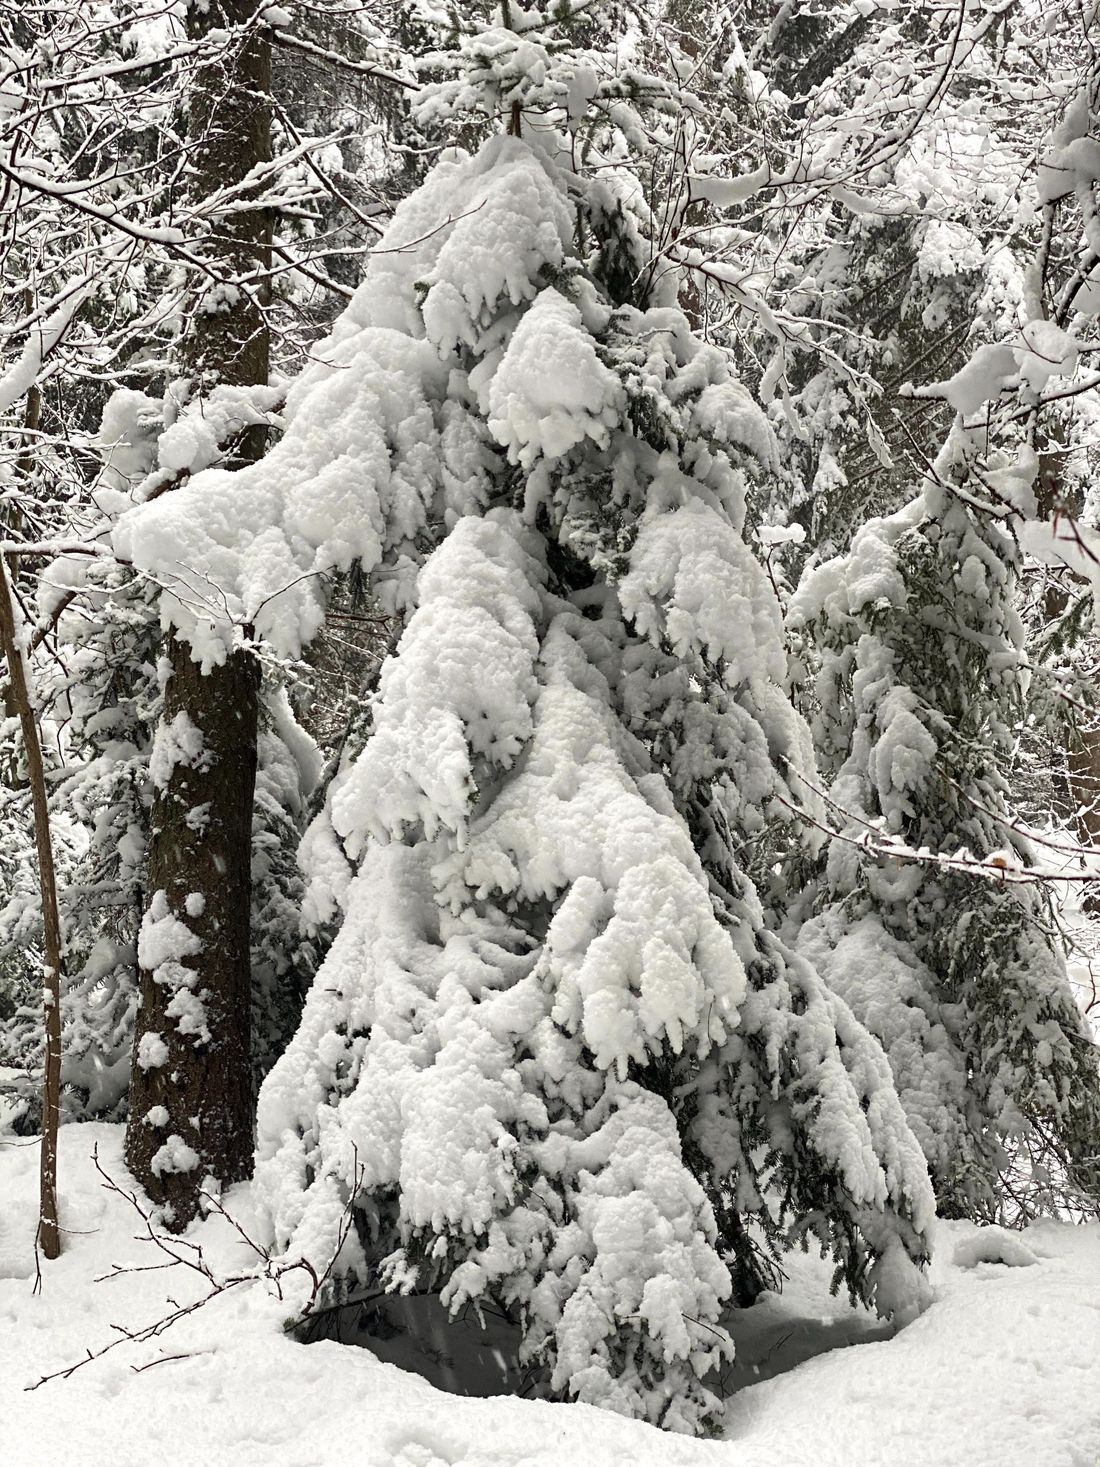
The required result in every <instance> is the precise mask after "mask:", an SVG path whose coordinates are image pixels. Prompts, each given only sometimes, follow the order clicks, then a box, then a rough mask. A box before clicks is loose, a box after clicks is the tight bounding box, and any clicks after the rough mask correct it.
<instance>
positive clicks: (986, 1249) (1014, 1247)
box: [952, 1228, 1039, 1268]
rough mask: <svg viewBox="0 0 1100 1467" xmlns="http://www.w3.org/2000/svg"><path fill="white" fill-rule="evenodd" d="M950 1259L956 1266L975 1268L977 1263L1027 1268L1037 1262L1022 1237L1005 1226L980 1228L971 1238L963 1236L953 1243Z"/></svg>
mask: <svg viewBox="0 0 1100 1467" xmlns="http://www.w3.org/2000/svg"><path fill="white" fill-rule="evenodd" d="M952 1261H953V1263H954V1265H955V1267H956V1268H976V1267H977V1265H978V1264H979V1263H1003V1264H1004V1265H1005V1266H1006V1268H1028V1267H1029V1266H1030V1265H1031V1264H1033V1263H1038V1262H1039V1260H1038V1258H1037V1257H1036V1256H1035V1254H1034V1253H1033V1252H1032V1251H1031V1249H1030V1248H1029V1247H1028V1246H1027V1244H1026V1243H1025V1242H1024V1241H1023V1239H1022V1238H1020V1237H1019V1236H1018V1234H1016V1233H1010V1232H1008V1231H1007V1230H1006V1229H1005V1228H982V1230H981V1232H978V1233H975V1234H974V1236H973V1237H972V1238H963V1240H962V1241H961V1242H959V1243H956V1244H955V1252H954V1254H953V1255H952Z"/></svg>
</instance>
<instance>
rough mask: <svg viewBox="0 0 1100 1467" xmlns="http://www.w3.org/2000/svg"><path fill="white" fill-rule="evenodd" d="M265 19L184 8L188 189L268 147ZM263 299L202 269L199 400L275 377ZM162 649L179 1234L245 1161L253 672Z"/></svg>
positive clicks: (236, 178) (229, 182)
mask: <svg viewBox="0 0 1100 1467" xmlns="http://www.w3.org/2000/svg"><path fill="white" fill-rule="evenodd" d="M255 12H256V6H255V4H254V3H253V0H212V3H210V4H209V6H208V7H207V8H205V10H203V11H202V13H199V7H198V6H195V5H192V6H191V7H190V8H189V10H188V32H189V34H190V36H192V37H193V38H197V37H199V36H201V35H203V34H205V33H206V32H207V31H209V30H211V29H214V28H221V29H225V30H226V31H227V32H228V33H229V36H228V38H227V41H226V48H225V51H224V53H223V57H222V61H221V64H220V65H218V66H212V67H207V68H204V69H203V70H202V71H200V72H198V73H197V74H196V76H195V77H194V78H193V80H192V90H191V95H190V105H189V111H188V139H189V144H190V162H191V166H192V170H193V172H192V175H191V177H192V188H191V195H192V197H194V198H209V197H210V196H211V195H213V194H215V193H216V192H218V191H219V190H221V189H230V188H233V187H234V186H235V185H238V184H240V183H241V182H242V181H243V180H245V179H246V178H247V176H248V174H249V173H250V172H251V170H252V169H253V168H255V166H256V165H257V164H258V163H262V162H265V161H267V160H268V159H269V158H270V156H271V138H270V82H271V60H270V47H269V42H268V39H267V35H266V33H265V32H264V31H263V29H262V28H258V27H256V26H254V25H253V26H252V27H251V28H250V29H248V30H246V31H237V32H234V27H245V26H246V25H247V23H248V22H249V21H250V20H251V19H252V18H253V16H254V15H255ZM270 228H271V223H270V218H269V217H268V216H267V214H266V213H265V211H263V210H260V209H245V210H238V211H235V212H230V213H228V214H226V215H224V216H222V217H220V218H218V219H217V221H216V222H215V224H214V226H213V232H212V233H211V234H210V235H209V236H207V237H206V238H205V239H203V240H202V242H201V243H202V247H203V253H204V255H205V258H206V259H207V260H209V261H210V263H211V265H212V266H213V267H214V269H215V271H216V273H217V274H218V275H219V276H220V277H221V278H222V279H223V280H224V281H232V280H234V279H242V278H244V279H247V278H248V277H252V278H253V280H254V279H255V278H256V276H257V274H260V275H262V273H263V272H264V271H265V270H266V269H267V268H268V266H269V264H270V239H271V234H270ZM263 304H264V302H263V298H262V297H261V296H260V295H259V294H258V293H257V291H256V290H255V288H254V287H253V288H249V289H240V288H234V287H230V288H228V289H226V288H225V287H224V286H223V287H221V288H219V287H218V286H217V285H216V283H215V282H214V281H212V280H211V279H209V278H200V279H196V280H195V282H194V297H193V301H192V304H191V309H190V310H189V312H188V325H187V328H186V331H185V334H184V335H183V337H182V339H181V343H180V349H179V354H178V359H177V367H178V371H179V374H180V376H181V377H182V378H184V379H186V380H187V381H188V383H189V395H190V397H192V398H194V397H197V396H201V395H202V394H205V393H208V392H209V391H210V390H211V389H212V388H214V387H216V386H217V385H218V384H219V383H225V384H230V385H234V386H247V385H251V384H254V383H265V382H266V381H267V378H268V362H269V334H268V328H267V324H266V321H265V319H264V311H263ZM264 448H265V431H264V429H263V428H259V429H250V430H248V432H247V433H246V434H244V435H243V436H242V438H240V439H238V441H237V452H236V458H237V462H238V463H244V462H252V461H255V460H256V459H258V458H260V457H261V456H262V454H263V452H264ZM166 653H167V656H168V658H169V660H170V663H171V676H170V679H169V681H168V684H167V687H166V690H165V710H164V715H163V717H164V724H163V725H162V732H163V731H164V729H165V728H166V726H167V725H169V724H171V723H172V722H173V720H175V719H177V718H178V717H179V716H180V715H181V714H182V715H184V725H183V726H184V727H187V728H190V727H191V726H192V725H193V726H194V728H195V729H197V730H198V733H199V735H200V736H201V753H200V754H198V755H197V756H195V757H186V758H183V759H180V760H178V761H177V762H175V763H174V764H173V765H172V768H171V772H170V774H169V775H168V777H167V780H166V782H165V784H164V785H163V787H162V788H159V789H158V790H157V792H156V796H155V800H154V806H153V814H152V829H151V832H150V854H149V882H148V891H149V902H150V906H149V910H148V911H147V913H146V919H145V921H146V926H145V936H144V938H143V944H142V950H141V953H140V954H139V957H140V960H141V963H142V972H141V1005H140V1009H139V1013H138V1018H137V1023H136V1027H135V1050H134V1066H133V1079H132V1082H131V1090H130V1119H129V1123H128V1126H127V1131H126V1159H127V1163H128V1164H129V1166H130V1169H131V1170H132V1172H133V1173H134V1175H135V1177H136V1178H137V1179H138V1180H139V1181H140V1182H141V1184H142V1186H144V1187H145V1189H146V1191H147V1192H148V1194H149V1196H150V1197H151V1198H152V1199H153V1200H154V1201H155V1202H157V1203H159V1204H161V1205H162V1206H164V1208H165V1218H166V1221H167V1222H168V1223H169V1225H170V1226H172V1227H174V1228H176V1229H181V1228H183V1227H185V1226H186V1224H187V1223H188V1222H189V1221H190V1220H191V1218H193V1217H194V1216H195V1214H196V1212H197V1211H198V1207H199V1200H200V1195H199V1194H200V1189H201V1186H202V1182H203V1179H204V1178H205V1177H208V1176H212V1177H214V1178H215V1179H216V1180H217V1181H218V1182H220V1183H230V1182H234V1181H239V1180H241V1179H242V1178H244V1177H247V1176H248V1175H249V1174H250V1172H251V1168H252V1148H253V1102H252V1089H251V1068H250V1056H249V1022H250V1015H249V980H250V973H249V908H250V901H251V879H250V864H251V828H252V805H253V796H254V791H255V779H256V731H257V709H258V694H259V667H258V664H257V662H256V659H255V657H254V656H253V655H252V653H251V652H250V651H249V650H248V649H247V648H244V649H240V650H236V651H234V652H233V653H231V655H230V656H229V657H228V659H227V660H226V662H225V664H224V665H223V666H221V667H217V668H214V669H213V670H212V671H210V672H209V673H203V672H202V671H201V670H200V668H199V666H198V664H197V663H195V662H194V661H193V660H192V658H191V651H190V647H189V646H188V645H187V644H186V643H185V642H182V641H179V640H177V639H175V638H172V639H171V640H170V642H169V645H168V647H167V648H166ZM165 916H170V917H172V918H175V919H177V920H178V921H179V922H180V923H182V924H184V925H185V927H186V928H187V929H188V931H189V932H190V933H191V934H192V935H193V941H192V942H191V943H190V944H189V945H190V946H193V947H194V948H195V950H194V951H193V952H185V953H181V954H180V955H179V957H178V960H173V959H169V960H168V961H166V962H165V961H160V959H161V958H163V956H164V949H163V945H162V946H161V948H160V950H159V951H158V948H157V942H156V927H157V923H158V921H163V919H164V917H165ZM184 945H185V946H187V945H188V944H187V943H186V942H185V944H184ZM196 1001H197V1002H196Z"/></svg>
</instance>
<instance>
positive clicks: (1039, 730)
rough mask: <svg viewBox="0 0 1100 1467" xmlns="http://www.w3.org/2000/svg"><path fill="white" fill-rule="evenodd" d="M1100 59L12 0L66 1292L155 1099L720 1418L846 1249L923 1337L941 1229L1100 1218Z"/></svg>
mask: <svg viewBox="0 0 1100 1467" xmlns="http://www.w3.org/2000/svg"><path fill="white" fill-rule="evenodd" d="M1098 42H1100V19H1098V16H1097V14H1096V11H1095V7H1094V6H1093V5H1092V3H1091V0H1088V3H1086V0H1061V3H1057V4H1047V5H1044V6H1042V7H1040V6H1039V5H1036V4H1032V3H1030V0H996V3H994V0H951V3H946V0H913V3H898V0H851V3H847V0H840V3H827V0H811V3H806V4H801V3H792V0H788V3H784V4H772V3H756V0H740V3H733V4H722V3H719V0H637V3H633V4H630V3H610V0H588V3H584V0H576V3H574V0H555V3H552V4H549V5H547V6H545V7H542V8H538V7H530V8H524V7H522V6H520V5H518V4H515V3H511V0H506V3H504V4H502V5H501V6H499V7H490V6H487V5H482V4H479V3H469V4H465V5H463V6H460V7H455V8H448V7H446V6H444V5H441V4H435V3H433V0H408V3H400V0H399V3H394V4H370V5H360V4H357V3H353V0H288V3H286V4H285V5H266V4H257V3H254V0H208V3H204V4H198V3H196V0H191V3H190V4H188V3H187V0H83V3H81V0H73V3H64V4H63V3H59V0H21V3H10V0H8V3H3V0H0V241H2V242H0V251H2V267H0V268H2V282H0V332H2V336H3V355H2V359H0V507H2V508H0V513H2V515H3V522H4V528H3V544H2V546H0V640H2V643H3V651H4V663H5V682H4V686H3V696H4V703H5V707H4V713H5V717H4V719H3V721H2V723H0V1129H2V1130H4V1131H6V1132H7V1133H8V1134H9V1135H12V1134H14V1135H15V1136H18V1137H36V1136H41V1137H42V1147H41V1156H42V1175H41V1212H40V1217H39V1222H38V1233H37V1244H36V1246H37V1248H39V1249H40V1250H41V1254H42V1256H43V1258H44V1260H47V1261H44V1262H43V1263H42V1268H43V1270H44V1272H45V1273H46V1274H47V1275H48V1269H49V1262H48V1260H50V1259H52V1258H55V1257H56V1256H57V1254H58V1252H59V1251H60V1250H61V1249H62V1248H63V1247H64V1246H65V1244H64V1240H63V1236H62V1235H63V1233H64V1229H63V1228H61V1229H59V1220H58V1205H57V1196H56V1189H57V1185H58V1178H57V1175H56V1171H57V1143H56V1127H57V1123H58V1121H59V1120H60V1121H61V1122H62V1123H69V1122H89V1121H112V1122H118V1123H124V1124H125V1128H126V1129H125V1137H126V1140H125V1157H126V1163H127V1166H128V1168H129V1170H130V1173H131V1175H132V1177H133V1179H134V1180H135V1181H136V1183H137V1184H138V1185H139V1187H140V1188H141V1189H142V1193H143V1195H144V1197H145V1198H146V1199H147V1201H148V1205H149V1209H150V1210H149V1212H148V1218H149V1220H150V1224H149V1225H150V1227H155V1228H156V1229H158V1230H160V1231H161V1232H162V1234H163V1236H164V1237H166V1238H171V1237H172V1236H174V1235H177V1234H179V1233H181V1232H182V1231H183V1230H185V1229H187V1228H188V1226H189V1225H191V1224H192V1222H193V1220H194V1219H196V1218H197V1217H199V1216H200V1215H202V1214H205V1213H209V1212H210V1210H211V1209H217V1208H218V1207H219V1206H220V1203H219V1200H218V1199H219V1197H220V1196H221V1195H222V1192H223V1189H228V1188H230V1187H232V1185H233V1184H235V1183H238V1182H241V1181H243V1180H244V1179H246V1178H249V1177H251V1178H252V1185H251V1196H252V1198H253V1199H254V1201H255V1204H256V1217H255V1226H256V1228H257V1230H258V1231H257V1236H256V1238H255V1239H254V1240H253V1241H254V1243H255V1246H256V1251H257V1254H258V1256H260V1257H261V1258H262V1267H261V1268H260V1274H262V1276H263V1277H265V1278H266V1279H268V1280H270V1279H272V1278H273V1277H281V1276H282V1275H281V1274H280V1272H279V1271H280V1269H283V1270H287V1269H294V1268H297V1269H300V1270H302V1271H304V1273H305V1274H306V1275H308V1276H309V1277H311V1278H312V1281H313V1286H312V1288H311V1291H310V1293H309V1301H308V1305H307V1307H306V1309H305V1311H304V1313H303V1316H302V1321H299V1323H302V1322H303V1321H304V1325H305V1326H306V1327H309V1328H312V1327H313V1326H316V1325H318V1324H319V1323H320V1322H321V1321H322V1319H323V1318H324V1317H325V1316H326V1314H327V1315H328V1316H329V1317H331V1315H332V1314H333V1312H334V1311H338V1309H339V1308H340V1307H342V1306H344V1305H345V1304H348V1303H349V1302H354V1301H356V1300H359V1299H362V1298H366V1297H370V1298H373V1297H375V1296H376V1295H377V1294H379V1293H380V1292H384V1291H392V1292H394V1293H396V1294H405V1295H409V1296H414V1297H419V1296H432V1297H435V1296H438V1298H439V1300H440V1301H441V1304H442V1306H443V1307H444V1308H445V1309H446V1310H447V1311H450V1312H451V1313H452V1314H458V1313H460V1312H461V1311H463V1310H466V1309H468V1308H470V1307H471V1306H472V1307H473V1309H474V1310H475V1311H476V1310H489V1311H491V1312H492V1313H494V1314H496V1315H499V1316H500V1317H501V1318H502V1319H503V1320H505V1321H506V1322H507V1325H508V1327H509V1329H510V1330H511V1332H512V1333H511V1334H510V1335H509V1338H510V1339H511V1340H513V1342H514V1347H515V1359H514V1362H513V1364H514V1367H515V1371H516V1377H517V1379H522V1381H523V1389H524V1390H525V1391H527V1392H529V1393H531V1394H535V1395H540V1396H545V1397H549V1398H551V1399H554V1400H573V1401H582V1402H586V1403H591V1404H595V1405H599V1406H605V1407H609V1408H611V1409H612V1410H614V1411H616V1412H619V1413H621V1414H623V1415H627V1416H634V1417H638V1418H641V1419H642V1420H645V1421H647V1422H651V1423H653V1424H656V1425H660V1426H663V1427H666V1428H670V1429H673V1430H677V1431H682V1432H687V1433H704V1432H709V1431H714V1430H716V1429H717V1428H718V1423H719V1421H720V1417H721V1411H722V1401H721V1399H720V1393H719V1392H718V1390H717V1387H716V1381H717V1380H718V1379H720V1377H721V1372H722V1370H723V1368H724V1366H725V1365H727V1364H728V1363H729V1361H730V1359H731V1356H732V1347H731V1343H730V1339H729V1335H728V1333H727V1329H726V1321H728V1318H729V1311H730V1309H737V1308H742V1309H743V1308H747V1307H748V1306H751V1305H752V1304H753V1302H754V1300H756V1299H757V1298H758V1297H760V1296H761V1294H762V1293H763V1292H765V1291H768V1290H774V1289H777V1288H779V1287H780V1286H781V1284H782V1282H783V1279H784V1275H785V1261H786V1260H788V1259H789V1256H790V1254H791V1252H792V1250H797V1249H798V1248H800V1247H804V1246H805V1245H806V1244H807V1243H809V1244H812V1245H813V1246H814V1248H815V1249H819V1250H820V1251H821V1253H822V1255H823V1256H825V1257H826V1258H827V1259H828V1260H829V1262H830V1266H831V1267H832V1269H833V1270H834V1274H833V1281H834V1285H835V1286H836V1287H837V1288H838V1289H840V1290H842V1291H847V1292H848V1294H849V1295H850V1296H851V1298H852V1299H853V1300H854V1301H859V1302H861V1303H862V1304H865V1305H866V1306H868V1308H870V1309H873V1310H875V1311H877V1313H878V1314H879V1315H880V1316H882V1317H883V1318H884V1319H888V1320H890V1321H892V1322H893V1324H894V1325H904V1324H905V1323H907V1322H909V1321H911V1320H913V1319H915V1318H916V1317H917V1315H918V1314H919V1313H920V1312H921V1310H922V1309H923V1308H925V1306H926V1305H927V1303H928V1301H929V1298H930V1291H929V1286H928V1277H927V1266H928V1264H929V1260H930V1254H931V1246H932V1237H933V1231H934V1223H935V1219H936V1217H937V1215H938V1216H939V1217H940V1218H942V1219H969V1220H972V1221H975V1222H978V1223H984V1224H1000V1225H1004V1226H1009V1227H1023V1226H1024V1225H1026V1224H1028V1223H1030V1222H1033V1221H1034V1220H1036V1219H1039V1218H1044V1217H1049V1218H1059V1219H1062V1220H1065V1221H1069V1222H1073V1223H1080V1222H1086V1221H1089V1220H1097V1218H1098V1216H1100V1071H1098V1063H1097V1049H1096V1045H1095V1042H1094V1040H1093V1038H1092V1037H1091V1031H1090V1026H1089V1018H1090V1014H1091V1015H1092V1017H1093V1018H1095V1016H1096V1013H1097V1012H1098V1010H1100V1000H1098V996H1097V992H1096V989H1095V982H1094V978H1093V974H1094V973H1096V972H1098V971H1100V937H1098V934H1100V925H1098V923H1100V689H1098V686H1097V671H1098V668H1100V641H1098V635H1097V630H1096V598H1097V596H1098V595H1100V495H1098V492H1097V488H1096V485H1097V468H1098V464H1100V370H1098V367H1100V335H1098V332H1097V324H1096V323H1097V316H1098V315H1100V213H1098V208H1100V49H1098ZM43 991H44V993H45V1003H44V1004H43ZM60 1181H61V1185H62V1188H63V1185H64V1178H63V1177H62V1178H61V1179H60ZM142 1205H143V1206H144V1204H142ZM2 1206H3V1203H2V1200H0V1207H2ZM167 1246H172V1245H167Z"/></svg>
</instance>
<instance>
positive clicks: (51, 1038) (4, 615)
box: [0, 555, 61, 1258]
mask: <svg viewBox="0 0 1100 1467" xmlns="http://www.w3.org/2000/svg"><path fill="white" fill-rule="evenodd" d="M0 643H2V645H3V651H4V661H5V662H6V664H7V669H8V687H9V689H10V694H11V700H12V703H13V704H14V706H15V709H16V711H17V712H18V715H19V725H20V729H21V732H22V735H23V748H24V752H25V754H26V758H27V777H28V780H29V782H30V787H31V801H32V805H33V809H34V840H35V846H36V848H37V852H38V886H39V890H40V892H41V894H42V928H43V963H42V1003H43V1007H44V1010H45V1028H46V1055H45V1066H44V1078H43V1082H42V1151H41V1160H40V1166H39V1213H38V1241H39V1243H40V1244H41V1245H42V1252H43V1253H44V1254H45V1255H46V1257H47V1258H56V1257H57V1255H58V1254H59V1253H60V1251H61V1240H60V1235H59V1233H58V1226H57V1123H58V1112H59V1107H60V1101H61V923H60V921H59V920H58V915H57V882H56V880H55V877H54V867H53V845H52V842H51V840H50V812H49V806H48V804H47V801H46V773H45V768H44V766H43V763H42V743H41V740H40V739H39V736H38V720H37V718H36V717H35V711H34V705H33V704H32V702H31V694H30V685H29V680H28V677H27V669H26V665H25V662H24V658H23V649H24V647H25V646H26V638H25V636H24V635H23V628H22V627H21V626H19V624H18V617H17V612H16V608H15V597H14V594H13V592H12V583H11V573H10V571H9V569H8V563H7V559H6V557H5V556H3V555H0Z"/></svg>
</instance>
